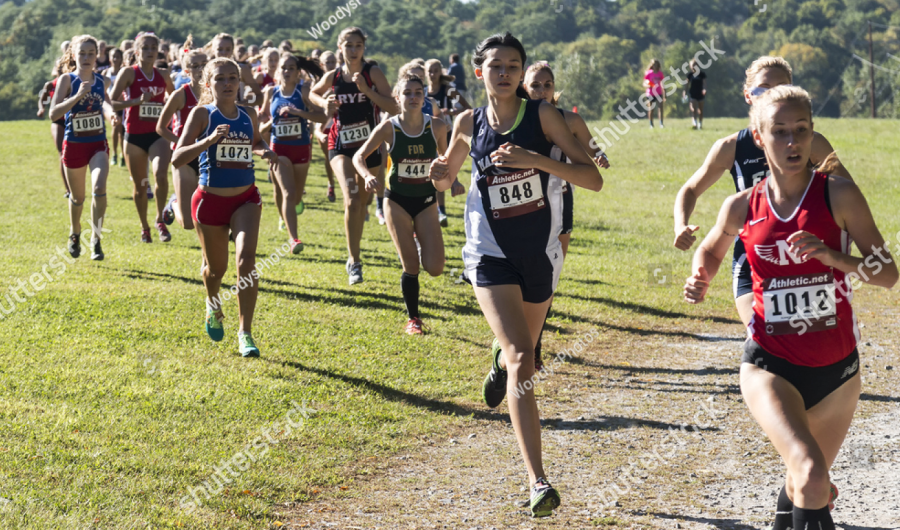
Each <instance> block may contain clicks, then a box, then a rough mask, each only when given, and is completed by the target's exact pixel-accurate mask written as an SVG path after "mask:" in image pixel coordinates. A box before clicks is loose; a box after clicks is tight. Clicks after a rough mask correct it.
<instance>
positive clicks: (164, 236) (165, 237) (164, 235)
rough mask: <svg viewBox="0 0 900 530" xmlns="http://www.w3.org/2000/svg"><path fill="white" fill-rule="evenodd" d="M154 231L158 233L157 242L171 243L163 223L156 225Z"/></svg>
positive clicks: (170, 235) (167, 230) (169, 235)
mask: <svg viewBox="0 0 900 530" xmlns="http://www.w3.org/2000/svg"><path fill="white" fill-rule="evenodd" d="M156 230H158V231H159V240H160V241H162V242H163V243H168V242H169V241H172V234H170V233H169V229H168V228H166V224H165V223H156Z"/></svg>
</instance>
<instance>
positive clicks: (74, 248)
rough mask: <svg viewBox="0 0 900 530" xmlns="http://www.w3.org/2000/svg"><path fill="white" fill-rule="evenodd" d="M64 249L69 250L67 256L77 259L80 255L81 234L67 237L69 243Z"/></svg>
mask: <svg viewBox="0 0 900 530" xmlns="http://www.w3.org/2000/svg"><path fill="white" fill-rule="evenodd" d="M66 248H68V250H69V254H71V255H72V257H73V258H77V257H78V256H80V255H81V234H72V235H70V236H69V242H68V244H67V245H66Z"/></svg>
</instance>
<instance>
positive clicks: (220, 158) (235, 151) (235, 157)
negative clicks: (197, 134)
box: [216, 142, 253, 169]
mask: <svg viewBox="0 0 900 530" xmlns="http://www.w3.org/2000/svg"><path fill="white" fill-rule="evenodd" d="M216 167H220V168H223V169H253V150H252V149H251V145H250V142H241V143H237V142H235V143H220V144H218V145H216Z"/></svg>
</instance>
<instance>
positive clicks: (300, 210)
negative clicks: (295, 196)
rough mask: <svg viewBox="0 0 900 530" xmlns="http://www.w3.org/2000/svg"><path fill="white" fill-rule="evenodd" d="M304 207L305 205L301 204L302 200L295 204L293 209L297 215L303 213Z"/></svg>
mask: <svg viewBox="0 0 900 530" xmlns="http://www.w3.org/2000/svg"><path fill="white" fill-rule="evenodd" d="M305 209H306V206H305V205H304V204H303V201H300V202H298V203H297V206H294V211H295V212H297V215H300V214H302V213H303V210H305Z"/></svg>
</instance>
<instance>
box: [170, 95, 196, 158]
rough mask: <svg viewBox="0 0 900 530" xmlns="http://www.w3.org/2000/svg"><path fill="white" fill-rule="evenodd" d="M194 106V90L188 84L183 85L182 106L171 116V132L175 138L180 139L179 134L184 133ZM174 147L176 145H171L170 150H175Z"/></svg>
mask: <svg viewBox="0 0 900 530" xmlns="http://www.w3.org/2000/svg"><path fill="white" fill-rule="evenodd" d="M196 106H197V96H195V95H194V89H192V88H191V85H190V84H187V85H184V106H183V107H181V110H179V111H178V112H176V113H175V115H174V116H172V132H173V133H174V134H175V136H177V137H179V138H181V133H182V132H183V131H184V125H185V124H186V123H187V119H188V116H189V115H190V114H191V111H192V110H194V107H196ZM175 145H176V144H172V149H175Z"/></svg>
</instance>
